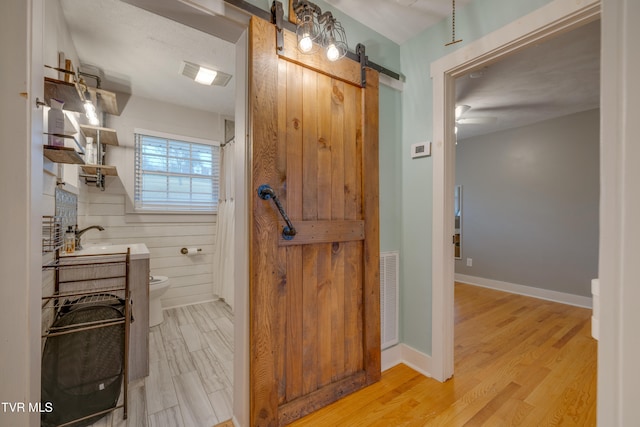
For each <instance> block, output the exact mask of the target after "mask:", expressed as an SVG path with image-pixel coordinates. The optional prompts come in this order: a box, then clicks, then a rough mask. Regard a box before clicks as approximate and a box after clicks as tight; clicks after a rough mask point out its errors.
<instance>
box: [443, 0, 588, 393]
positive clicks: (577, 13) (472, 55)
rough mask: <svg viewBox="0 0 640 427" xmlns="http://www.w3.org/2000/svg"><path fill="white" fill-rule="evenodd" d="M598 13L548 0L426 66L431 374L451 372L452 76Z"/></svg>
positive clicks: (577, 2) (575, 2) (573, 1)
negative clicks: (429, 136)
mask: <svg viewBox="0 0 640 427" xmlns="http://www.w3.org/2000/svg"><path fill="white" fill-rule="evenodd" d="M599 17H600V0H553V1H551V2H550V3H548V4H546V5H545V6H543V7H541V8H539V9H537V10H535V11H533V12H532V13H530V14H528V15H526V16H523V17H522V18H519V19H517V20H515V21H513V22H511V23H510V24H507V25H505V26H504V27H502V28H500V29H498V30H496V31H494V32H493V33H490V34H487V35H486V36H484V37H482V38H480V39H478V40H475V41H473V42H471V43H470V44H468V45H467V46H464V47H462V48H460V49H458V50H456V51H455V52H452V53H451V54H449V55H447V56H444V57H442V58H441V59H439V60H437V61H435V62H433V63H432V64H431V77H432V79H433V144H432V153H431V154H432V162H433V183H432V188H433V199H432V200H433V214H432V251H431V253H432V259H431V265H432V274H431V292H432V296H431V306H432V316H433V317H432V323H431V327H432V329H431V337H432V346H431V348H432V351H431V358H432V371H431V372H432V374H433V377H434V378H435V379H437V380H438V381H445V380H447V379H448V378H450V377H451V376H452V375H453V356H454V354H453V349H454V343H453V330H454V325H453V282H454V275H455V272H454V257H453V245H452V244H451V236H452V235H453V229H454V228H453V226H454V224H453V221H454V218H453V215H451V212H453V189H454V184H455V148H454V147H455V144H454V141H455V138H454V133H453V128H454V126H453V124H454V105H455V78H456V77H459V76H461V75H464V74H466V73H468V72H470V71H472V70H474V69H478V68H481V67H483V66H485V65H487V64H490V63H493V62H495V61H498V60H500V59H502V58H504V57H506V56H508V55H509V54H511V53H513V52H516V51H519V50H521V49H523V48H525V47H528V46H533V45H535V44H537V43H539V42H541V41H543V40H546V39H549V38H551V37H553V36H555V35H558V34H561V33H563V32H566V31H569V30H571V29H573V28H577V27H579V26H581V25H584V24H586V23H588V22H591V21H594V20H596V19H598V18H599Z"/></svg>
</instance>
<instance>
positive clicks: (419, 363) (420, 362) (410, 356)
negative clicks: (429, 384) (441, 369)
mask: <svg viewBox="0 0 640 427" xmlns="http://www.w3.org/2000/svg"><path fill="white" fill-rule="evenodd" d="M381 356H382V357H381V360H382V371H383V372H384V371H386V370H387V369H390V368H393V367H394V366H396V365H399V364H400V363H404V364H405V365H407V366H409V367H410V368H411V369H413V370H415V371H418V372H420V373H421V374H422V375H424V376H426V377H431V376H432V375H431V356H429V355H428V354H425V353H422V352H420V351H418V350H416V349H414V348H411V347H409V346H408V345H406V344H397V345H394V346H393V347H390V348H387V349H386V350H383V351H382V355H381Z"/></svg>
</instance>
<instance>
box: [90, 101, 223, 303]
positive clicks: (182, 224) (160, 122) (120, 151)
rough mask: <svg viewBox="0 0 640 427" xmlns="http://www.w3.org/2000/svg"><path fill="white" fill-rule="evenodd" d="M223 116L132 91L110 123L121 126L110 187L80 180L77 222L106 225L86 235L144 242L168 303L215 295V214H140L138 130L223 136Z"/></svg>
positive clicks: (110, 155) (110, 150)
mask: <svg viewBox="0 0 640 427" xmlns="http://www.w3.org/2000/svg"><path fill="white" fill-rule="evenodd" d="M223 124H224V117H221V116H220V115H219V114H216V113H210V112H205V111H200V110H194V109H191V108H188V107H183V106H178V105H174V104H167V103H162V102H158V101H155V100H150V99H146V98H141V97H135V96H132V97H130V98H129V99H128V101H127V103H126V105H125V106H124V108H123V107H121V115H120V116H109V117H108V121H107V123H106V126H107V127H111V128H113V129H115V130H116V131H117V134H118V140H119V146H117V147H107V155H106V163H107V164H110V165H113V166H116V168H117V170H118V177H117V178H107V181H106V184H107V185H106V188H105V191H100V190H99V189H97V188H95V187H94V186H92V185H89V186H87V185H84V184H82V185H81V186H80V197H79V200H80V202H79V206H78V226H79V227H80V228H84V227H87V226H90V225H101V226H103V227H105V231H102V232H100V231H97V230H90V231H88V232H87V233H86V234H84V236H83V241H86V242H91V241H94V242H95V241H100V242H104V241H106V242H112V243H114V244H119V243H144V244H146V245H147V247H148V248H149V251H150V253H151V260H150V266H151V274H152V275H157V276H167V277H169V279H170V281H171V288H170V289H169V290H168V291H167V293H166V294H165V295H164V296H163V297H162V300H161V301H162V305H163V307H174V306H178V305H183V304H192V303H196V302H201V301H207V300H212V299H214V298H216V297H215V296H214V295H213V280H214V277H213V252H214V248H215V242H216V228H217V227H216V216H215V215H205V216H203V215H196V214H194V215H163V214H146V215H144V214H143V215H138V214H135V213H134V212H132V207H131V206H132V204H131V200H133V197H134V194H133V183H134V182H133V181H134V130H135V129H136V128H143V129H147V130H151V131H157V132H164V133H168V134H173V135H178V136H180V135H182V136H187V137H194V138H202V139H208V140H212V141H220V140H221V139H222V135H223V134H224V128H223ZM183 247H187V248H188V247H197V248H201V249H202V255H197V256H185V255H182V254H181V253H180V249H181V248H183Z"/></svg>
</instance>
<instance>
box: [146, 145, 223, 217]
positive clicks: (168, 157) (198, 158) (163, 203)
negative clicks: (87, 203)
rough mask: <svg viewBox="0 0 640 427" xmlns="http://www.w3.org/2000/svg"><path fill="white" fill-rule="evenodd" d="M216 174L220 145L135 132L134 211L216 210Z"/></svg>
mask: <svg viewBox="0 0 640 427" xmlns="http://www.w3.org/2000/svg"><path fill="white" fill-rule="evenodd" d="M185 139H187V138H185ZM219 177H220V146H219V145H215V144H214V143H212V144H203V143H196V142H190V141H184V140H180V139H173V138H166V137H160V136H154V135H145V134H141V133H136V134H135V209H136V211H139V212H145V211H146V212H167V213H168V212H183V213H188V212H191V213H214V212H217V210H218V190H219Z"/></svg>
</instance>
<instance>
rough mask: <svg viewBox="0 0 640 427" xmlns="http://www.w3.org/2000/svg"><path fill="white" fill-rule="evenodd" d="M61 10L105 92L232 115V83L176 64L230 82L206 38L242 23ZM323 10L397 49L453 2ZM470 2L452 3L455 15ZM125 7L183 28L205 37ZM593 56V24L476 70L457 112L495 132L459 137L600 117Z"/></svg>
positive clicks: (92, 7) (468, 131)
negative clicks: (190, 66) (218, 82)
mask: <svg viewBox="0 0 640 427" xmlns="http://www.w3.org/2000/svg"><path fill="white" fill-rule="evenodd" d="M60 1H61V3H62V6H63V11H64V15H65V18H66V20H67V23H68V26H69V30H70V32H71V36H72V39H73V41H74V44H75V46H76V49H77V52H78V55H79V57H80V60H81V62H82V63H83V64H85V65H91V66H95V67H97V69H98V70H99V71H100V72H101V74H103V75H104V77H105V81H104V82H103V87H104V88H106V89H111V90H117V91H121V92H124V93H133V94H135V95H137V96H142V97H146V98H151V99H157V100H160V101H164V102H169V103H174V104H178V105H185V106H189V107H191V108H197V109H201V110H205V111H213V112H220V113H222V114H226V115H233V112H234V99H235V91H234V87H235V80H234V78H232V79H231V81H230V82H229V84H228V85H227V87H224V88H222V87H218V86H210V87H206V86H202V85H199V84H197V83H194V82H193V81H191V80H189V79H187V78H186V77H184V76H182V75H180V64H181V62H182V61H183V60H186V61H190V62H193V63H197V64H202V65H207V66H210V67H212V68H214V69H218V70H221V71H223V72H225V73H228V74H231V75H234V74H235V46H234V44H233V43H230V42H227V41H224V40H221V39H220V38H218V37H215V36H213V35H211V34H208V33H216V32H217V33H220V32H221V31H222V32H224V33H225V35H223V37H225V38H227V40H229V39H233V38H234V37H237V35H238V34H240V32H241V31H242V28H241V26H240V25H239V24H237V23H233V22H230V21H227V22H226V23H225V20H224V18H220V17H215V16H211V15H206V14H204V13H202V12H199V11H196V10H194V9H192V8H189V7H188V6H186V5H185V4H184V3H183V2H181V1H179V0H123V1H120V0H60ZM326 1H327V2H328V3H330V4H331V5H332V7H335V8H336V9H340V10H342V11H343V12H345V13H347V14H348V15H349V16H351V17H352V18H353V19H355V20H357V21H360V22H362V23H364V24H365V25H367V26H369V27H371V28H373V29H375V30H376V31H378V32H379V33H381V34H383V35H386V36H387V37H389V38H391V39H393V40H395V41H397V42H402V41H403V40H406V39H407V38H411V37H413V36H414V35H416V34H418V33H420V32H422V31H423V30H424V29H426V28H427V27H429V26H430V25H433V24H435V23H436V22H439V21H440V20H442V19H447V18H448V17H449V16H450V13H451V1H450V0H416V1H415V3H413V4H411V5H408V4H409V3H412V2H413V0H326ZM469 1H470V0H458V1H457V2H456V7H457V8H458V9H459V8H461V7H463V6H464V5H465V4H466V3H469ZM127 3H134V4H136V5H139V6H140V7H144V8H146V9H153V10H155V11H156V12H157V13H158V14H160V15H164V16H171V17H174V19H185V20H188V21H189V22H190V25H192V26H194V27H196V28H200V29H202V31H200V30H196V29H194V28H191V27H187V26H185V25H182V24H179V23H177V22H175V21H174V20H171V19H168V18H164V17H162V16H159V15H157V14H153V13H150V12H147V11H146V10H143V9H141V8H138V7H135V6H132V5H131V4H127ZM265 3H267V0H265ZM236 13H237V12H236ZM216 20H217V21H216ZM346 30H347V32H348V31H349V29H348V28H347V29H346ZM464 33H465V28H464V27H458V28H457V34H458V35H459V36H460V37H462V38H464ZM228 34H231V35H228ZM234 34H235V35H234ZM448 41H449V40H442V43H443V44H445V43H447V42H448ZM599 51H600V36H599V23H598V22H595V23H591V24H589V25H586V26H584V27H581V28H579V29H576V30H574V31H571V32H569V33H566V34H564V35H561V36H559V37H557V38H555V39H553V40H550V41H547V42H545V43H543V44H540V45H538V46H535V47H532V48H529V49H526V50H523V51H521V52H519V53H516V54H513V55H511V56H510V57H508V58H506V59H505V60H503V61H501V62H499V63H495V64H493V65H491V66H490V67H488V68H487V69H485V70H482V73H481V74H482V77H481V78H475V79H472V78H469V77H461V78H460V79H458V80H457V82H456V93H457V103H458V104H466V105H469V106H471V107H472V108H471V109H470V110H469V111H468V112H467V113H466V114H465V115H464V118H467V119H470V118H471V119H474V118H476V119H477V118H482V117H490V118H495V123H489V124H482V125H478V124H475V125H474V124H465V125H460V126H459V133H458V138H459V139H462V138H467V137H470V136H473V135H480V134H484V133H490V132H494V131H497V130H502V129H507V128H512V127H517V126H523V125H526V124H530V123H535V122H538V121H541V120H545V119H549V118H553V117H558V116H562V115H566V114H571V113H575V112H579V111H585V110H588V109H593V108H597V107H598V105H599V78H600V77H599ZM371 60H372V61H374V62H375V61H376V58H371ZM84 69H85V70H86V71H89V72H92V71H93V70H94V68H91V67H84ZM119 100H120V98H119Z"/></svg>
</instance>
